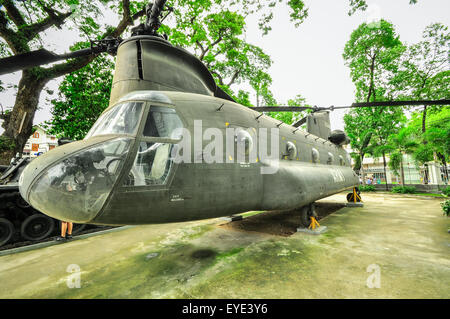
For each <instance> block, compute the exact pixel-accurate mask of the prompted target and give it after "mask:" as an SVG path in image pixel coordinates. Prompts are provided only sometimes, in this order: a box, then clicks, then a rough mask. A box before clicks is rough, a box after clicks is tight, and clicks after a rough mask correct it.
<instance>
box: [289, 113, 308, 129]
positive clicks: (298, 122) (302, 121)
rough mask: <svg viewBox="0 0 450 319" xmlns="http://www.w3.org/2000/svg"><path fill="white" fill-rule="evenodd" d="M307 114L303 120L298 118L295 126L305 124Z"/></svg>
mask: <svg viewBox="0 0 450 319" xmlns="http://www.w3.org/2000/svg"><path fill="white" fill-rule="evenodd" d="M306 119H307V116H306V117H304V118H302V119H301V120H298V121H297V122H295V123H294V124H292V126H293V127H299V126H300V125H303V124H305V123H306Z"/></svg>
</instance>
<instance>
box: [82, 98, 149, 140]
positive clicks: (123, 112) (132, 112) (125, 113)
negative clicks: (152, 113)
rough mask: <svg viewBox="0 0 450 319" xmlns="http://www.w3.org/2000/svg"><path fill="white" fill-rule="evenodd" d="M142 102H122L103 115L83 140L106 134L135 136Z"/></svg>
mask: <svg viewBox="0 0 450 319" xmlns="http://www.w3.org/2000/svg"><path fill="white" fill-rule="evenodd" d="M142 109H143V103H142V102H124V103H121V104H119V105H116V106H115V107H113V108H112V109H111V110H109V111H108V112H106V113H104V114H103V115H102V116H100V118H99V119H98V120H97V122H95V124H94V126H93V127H92V128H91V129H90V131H89V133H88V134H87V135H86V137H85V138H84V139H88V138H90V137H92V136H96V135H106V134H135V133H136V131H137V128H138V125H139V119H140V116H141V113H142Z"/></svg>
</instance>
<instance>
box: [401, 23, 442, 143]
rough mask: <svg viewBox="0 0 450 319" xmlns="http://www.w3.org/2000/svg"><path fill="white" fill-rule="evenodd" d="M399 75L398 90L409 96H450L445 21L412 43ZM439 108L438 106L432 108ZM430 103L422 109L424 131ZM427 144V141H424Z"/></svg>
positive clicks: (427, 30) (440, 97) (428, 97)
mask: <svg viewBox="0 0 450 319" xmlns="http://www.w3.org/2000/svg"><path fill="white" fill-rule="evenodd" d="M402 60H403V61H402V63H401V68H400V69H399V72H398V74H397V75H396V79H395V82H396V89H397V90H398V91H401V92H402V94H403V96H405V97H406V98H409V99H417V100H422V99H423V100H426V99H430V100H433V99H436V100H437V99H443V98H447V99H448V98H449V97H450V71H449V69H450V32H448V27H446V26H444V25H443V24H441V23H434V24H431V25H429V26H427V27H426V28H425V30H424V31H423V40H422V41H420V42H418V43H416V44H412V45H410V46H408V48H407V50H406V52H405V54H404V56H403V57H402ZM431 108H436V107H431ZM426 117H427V106H426V105H425V106H424V107H423V112H422V132H423V133H425V131H426V126H425V123H426ZM424 142H425V144H426V140H424Z"/></svg>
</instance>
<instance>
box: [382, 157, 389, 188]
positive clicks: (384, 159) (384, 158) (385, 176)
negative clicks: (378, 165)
mask: <svg viewBox="0 0 450 319" xmlns="http://www.w3.org/2000/svg"><path fill="white" fill-rule="evenodd" d="M383 169H384V180H385V182H386V191H388V190H389V189H388V184H387V172H386V154H385V152H384V151H383Z"/></svg>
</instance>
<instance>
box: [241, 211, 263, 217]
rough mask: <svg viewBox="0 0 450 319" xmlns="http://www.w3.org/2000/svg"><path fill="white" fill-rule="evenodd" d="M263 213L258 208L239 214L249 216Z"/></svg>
mask: <svg viewBox="0 0 450 319" xmlns="http://www.w3.org/2000/svg"><path fill="white" fill-rule="evenodd" d="M261 213H264V211H262V210H260V211H251V212H246V213H243V214H241V216H242V217H249V216H253V215H258V214H261Z"/></svg>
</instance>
